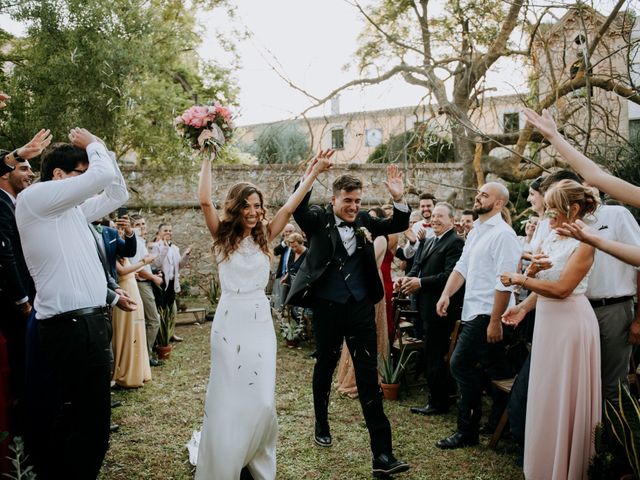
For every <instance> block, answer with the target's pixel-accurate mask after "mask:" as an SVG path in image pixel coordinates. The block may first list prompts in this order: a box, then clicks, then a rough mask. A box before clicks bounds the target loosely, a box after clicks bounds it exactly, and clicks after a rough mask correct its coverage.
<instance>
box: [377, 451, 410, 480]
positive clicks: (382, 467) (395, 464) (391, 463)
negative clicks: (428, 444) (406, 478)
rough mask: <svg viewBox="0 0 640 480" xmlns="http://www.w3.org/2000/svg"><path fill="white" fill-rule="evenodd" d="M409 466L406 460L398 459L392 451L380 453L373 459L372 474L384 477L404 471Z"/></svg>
mask: <svg viewBox="0 0 640 480" xmlns="http://www.w3.org/2000/svg"><path fill="white" fill-rule="evenodd" d="M409 468H411V467H410V466H409V464H408V463H407V462H403V461H402V460H398V459H397V458H396V457H394V456H393V454H392V453H381V454H380V455H378V456H377V457H375V458H374V459H373V476H374V477H384V476H386V475H393V474H395V473H400V472H406V471H407V470H409Z"/></svg>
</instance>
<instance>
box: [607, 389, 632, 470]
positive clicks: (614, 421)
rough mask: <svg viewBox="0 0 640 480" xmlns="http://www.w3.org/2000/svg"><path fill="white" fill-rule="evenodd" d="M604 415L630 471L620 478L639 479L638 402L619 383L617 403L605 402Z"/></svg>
mask: <svg viewBox="0 0 640 480" xmlns="http://www.w3.org/2000/svg"><path fill="white" fill-rule="evenodd" d="M605 415H606V418H607V421H608V422H609V424H610V427H611V435H612V436H613V438H614V439H615V441H616V442H617V443H618V444H619V445H620V446H621V447H622V449H623V451H624V453H625V455H626V460H627V462H628V463H629V469H630V470H631V472H632V473H630V474H628V475H624V476H623V477H622V478H623V479H625V480H627V479H636V480H637V479H640V403H639V402H638V399H637V398H635V397H634V396H633V395H631V392H629V389H628V388H627V387H626V386H624V385H622V384H620V385H619V387H618V405H613V404H612V403H611V402H609V401H607V402H606V407H605Z"/></svg>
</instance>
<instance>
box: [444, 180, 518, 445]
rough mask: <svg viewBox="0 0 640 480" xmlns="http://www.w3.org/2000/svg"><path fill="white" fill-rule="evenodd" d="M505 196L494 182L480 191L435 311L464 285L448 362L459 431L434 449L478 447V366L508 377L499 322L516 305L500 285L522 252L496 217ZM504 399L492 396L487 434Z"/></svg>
mask: <svg viewBox="0 0 640 480" xmlns="http://www.w3.org/2000/svg"><path fill="white" fill-rule="evenodd" d="M508 201H509V191H508V190H507V188H506V187H505V186H504V185H502V184H500V183H497V182H490V183H486V184H485V185H483V186H482V188H480V190H478V194H477V195H476V198H475V203H474V205H473V211H474V212H475V213H476V214H477V215H478V219H477V220H476V221H475V222H474V228H473V229H472V230H471V232H469V236H468V238H467V241H466V243H465V246H464V249H463V251H462V255H461V257H460V260H458V263H456V266H455V267H454V269H453V272H451V275H450V276H449V279H448V280H447V284H446V286H445V287H444V291H443V292H442V296H441V297H440V300H439V301H438V304H437V306H436V310H437V312H438V315H440V316H445V315H446V314H447V309H448V307H449V301H450V298H451V297H452V296H453V295H454V294H455V293H456V292H457V291H458V290H459V289H460V288H461V287H462V285H465V295H464V306H463V308H462V322H463V327H462V333H461V334H460V338H459V339H458V343H457V345H456V348H455V350H454V352H453V355H452V357H451V374H452V375H453V378H454V379H455V381H456V384H457V387H458V428H457V431H456V432H455V433H454V434H453V435H451V436H450V437H447V438H443V439H442V440H439V441H438V442H437V443H436V446H437V447H438V448H443V449H450V448H460V447H465V446H468V445H476V444H477V443H478V434H479V430H480V418H481V416H482V404H481V398H480V397H481V394H482V376H481V375H480V374H479V373H480V372H478V369H477V367H476V366H477V365H478V363H480V365H481V366H482V368H483V369H484V370H485V372H486V373H487V374H488V376H489V377H490V378H491V379H492V380H499V379H505V378H508V377H510V376H511V372H510V371H509V368H508V364H507V359H506V354H505V349H504V344H503V341H502V323H501V316H502V314H503V313H504V311H505V309H506V308H507V306H508V305H509V304H510V303H512V302H513V301H514V299H513V295H512V294H511V289H510V287H505V286H503V285H502V283H501V282H500V273H501V272H503V271H504V272H511V271H515V270H503V269H504V268H516V267H517V265H518V261H519V260H520V255H521V253H522V246H521V244H520V242H519V241H518V238H517V237H516V234H515V232H514V231H513V229H512V228H511V227H510V226H509V225H508V224H507V223H505V221H504V220H503V219H502V216H501V215H500V212H501V211H502V208H503V207H504V206H505V205H506V204H507V203H508ZM506 401H507V396H506V395H505V394H504V393H502V392H494V395H493V407H492V410H491V415H490V417H489V421H488V425H487V427H488V428H487V430H492V429H493V428H495V426H496V424H497V421H498V419H499V418H500V414H501V413H502V412H503V411H504V408H505V405H506Z"/></svg>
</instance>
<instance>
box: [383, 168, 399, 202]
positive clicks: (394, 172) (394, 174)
mask: <svg viewBox="0 0 640 480" xmlns="http://www.w3.org/2000/svg"><path fill="white" fill-rule="evenodd" d="M384 184H385V186H386V187H387V190H389V193H390V194H391V197H392V198H393V201H394V202H396V203H398V202H400V201H401V200H402V197H403V196H404V180H403V173H402V172H401V171H400V169H399V168H398V166H397V165H394V164H391V165H389V166H388V167H387V180H385V182H384Z"/></svg>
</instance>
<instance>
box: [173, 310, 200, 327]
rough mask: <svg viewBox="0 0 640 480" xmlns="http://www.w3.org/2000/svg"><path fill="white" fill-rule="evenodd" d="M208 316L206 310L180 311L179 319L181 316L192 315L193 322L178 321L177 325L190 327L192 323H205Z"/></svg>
mask: <svg viewBox="0 0 640 480" xmlns="http://www.w3.org/2000/svg"><path fill="white" fill-rule="evenodd" d="M206 314H207V309H206V308H187V309H186V310H178V317H180V315H192V316H193V320H188V321H181V322H178V321H177V319H176V325H190V324H192V323H204V321H205V315H206Z"/></svg>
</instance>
